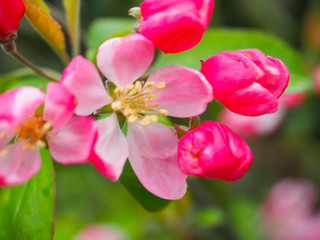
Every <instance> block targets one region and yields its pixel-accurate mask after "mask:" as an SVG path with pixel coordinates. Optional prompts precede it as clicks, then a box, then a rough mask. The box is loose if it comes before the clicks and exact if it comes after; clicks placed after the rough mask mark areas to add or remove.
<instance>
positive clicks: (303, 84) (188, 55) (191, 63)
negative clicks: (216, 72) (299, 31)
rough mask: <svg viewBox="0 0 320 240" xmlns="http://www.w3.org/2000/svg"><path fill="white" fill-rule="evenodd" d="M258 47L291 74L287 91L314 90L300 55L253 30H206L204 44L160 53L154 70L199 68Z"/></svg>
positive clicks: (274, 39)
mask: <svg viewBox="0 0 320 240" xmlns="http://www.w3.org/2000/svg"><path fill="white" fill-rule="evenodd" d="M246 48H258V49H260V50H261V51H262V52H264V53H265V54H267V55H270V56H272V57H275V58H279V59H281V60H282V61H283V62H284V63H285V64H286V65H287V67H288V69H289V72H290V82H289V86H288V88H287V90H286V92H288V93H289V92H303V91H308V90H310V89H311V88H312V81H311V78H310V76H309V74H308V72H307V70H306V67H305V65H304V63H303V60H302V58H301V56H300V55H299V53H298V52H297V51H296V50H295V49H293V48H292V47H290V46H289V45H288V44H286V43H285V42H283V41H281V40H280V39H278V38H276V37H274V36H271V35H268V34H265V33H262V32H259V31H251V30H231V29H216V30H207V31H206V33H205V35H204V37H203V39H202V41H201V42H200V43H199V44H198V45H197V46H196V47H194V48H192V49H191V50H189V51H186V52H182V53H178V54H167V55H165V54H161V55H160V56H159V58H158V61H157V62H156V63H155V65H153V66H152V69H153V70H156V69H159V68H161V67H164V66H167V65H171V64H179V65H185V66H187V67H191V68H195V69H200V67H201V63H200V60H201V59H203V60H206V59H207V58H209V57H210V56H211V55H214V54H217V53H219V52H222V51H227V50H232V51H234V50H239V49H246Z"/></svg>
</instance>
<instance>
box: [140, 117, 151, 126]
mask: <svg viewBox="0 0 320 240" xmlns="http://www.w3.org/2000/svg"><path fill="white" fill-rule="evenodd" d="M151 124H152V120H151V118H150V116H145V117H144V118H142V119H141V121H140V125H142V126H149V125H151Z"/></svg>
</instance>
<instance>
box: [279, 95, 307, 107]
mask: <svg viewBox="0 0 320 240" xmlns="http://www.w3.org/2000/svg"><path fill="white" fill-rule="evenodd" d="M306 98H307V93H306V92H299V93H285V94H283V95H282V96H281V97H280V99H279V100H280V104H281V105H282V106H283V107H284V108H286V109H290V108H295V107H298V106H300V105H301V104H302V103H303V102H304V101H305V100H306Z"/></svg>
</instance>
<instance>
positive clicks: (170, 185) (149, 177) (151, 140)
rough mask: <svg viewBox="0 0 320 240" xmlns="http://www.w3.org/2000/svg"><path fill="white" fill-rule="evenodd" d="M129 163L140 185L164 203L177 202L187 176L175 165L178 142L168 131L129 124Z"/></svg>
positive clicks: (155, 124) (156, 125) (185, 186)
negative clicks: (175, 200) (170, 200)
mask: <svg viewBox="0 0 320 240" xmlns="http://www.w3.org/2000/svg"><path fill="white" fill-rule="evenodd" d="M128 142H129V151H130V153H129V161H130V163H131V166H132V168H133V170H134V172H135V174H136V175H137V177H138V179H139V180H140V182H141V183H142V185H143V186H144V187H145V188H146V189H147V190H148V191H149V192H151V193H152V194H154V195H156V196H158V197H161V198H164V199H179V198H182V197H183V195H184V194H185V192H186V188H187V183H186V178H187V175H185V174H183V173H182V172H181V170H180V169H179V166H178V163H177V149H178V139H177V137H176V136H175V134H174V133H173V132H172V131H171V130H170V128H168V127H166V126H164V125H162V124H160V123H153V124H152V125H150V126H148V127H144V126H141V125H138V124H129V127H128Z"/></svg>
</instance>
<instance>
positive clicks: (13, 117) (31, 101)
mask: <svg viewBox="0 0 320 240" xmlns="http://www.w3.org/2000/svg"><path fill="white" fill-rule="evenodd" d="M44 98H45V96H44V94H43V92H42V91H41V90H40V89H38V88H34V87H20V88H17V89H14V90H11V91H8V92H5V93H3V94H1V95H0V105H1V108H0V129H6V130H7V131H9V132H10V131H12V130H13V129H14V128H16V127H17V126H18V125H20V124H21V123H22V122H23V121H25V120H26V119H27V118H28V117H29V116H30V115H32V114H33V113H34V112H35V111H36V109H37V108H38V107H39V106H40V105H41V104H42V103H43V102H44Z"/></svg>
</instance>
